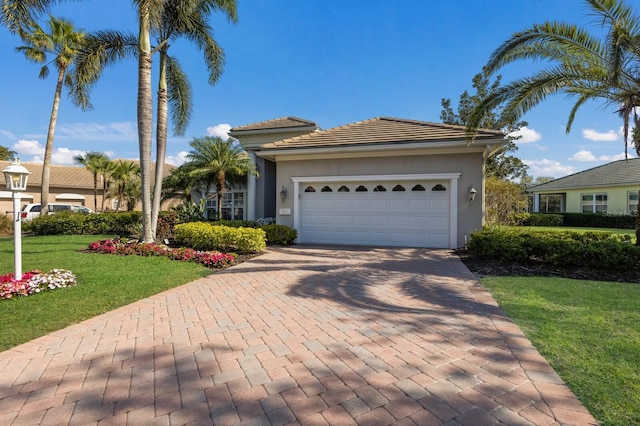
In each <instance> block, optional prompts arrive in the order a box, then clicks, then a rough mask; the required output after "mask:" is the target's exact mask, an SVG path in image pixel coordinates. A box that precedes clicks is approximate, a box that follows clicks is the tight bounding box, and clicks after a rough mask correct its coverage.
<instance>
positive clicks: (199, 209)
mask: <svg viewBox="0 0 640 426" xmlns="http://www.w3.org/2000/svg"><path fill="white" fill-rule="evenodd" d="M171 210H172V211H175V213H176V220H177V221H178V222H182V223H186V222H199V221H203V220H204V215H205V213H206V212H207V200H206V199H204V198H202V199H201V200H200V202H199V203H198V204H196V203H195V202H193V200H190V201H184V202H182V203H181V204H180V205H179V206H177V207H172V208H171Z"/></svg>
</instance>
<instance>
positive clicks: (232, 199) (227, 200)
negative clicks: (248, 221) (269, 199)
mask: <svg viewBox="0 0 640 426" xmlns="http://www.w3.org/2000/svg"><path fill="white" fill-rule="evenodd" d="M244 201H245V196H244V192H223V193H222V219H224V220H242V219H244V209H245V207H244ZM217 210H218V197H217V195H216V194H213V195H211V196H210V197H209V198H208V199H207V217H208V218H209V219H214V218H215V219H217V218H218V215H217V214H216V212H217Z"/></svg>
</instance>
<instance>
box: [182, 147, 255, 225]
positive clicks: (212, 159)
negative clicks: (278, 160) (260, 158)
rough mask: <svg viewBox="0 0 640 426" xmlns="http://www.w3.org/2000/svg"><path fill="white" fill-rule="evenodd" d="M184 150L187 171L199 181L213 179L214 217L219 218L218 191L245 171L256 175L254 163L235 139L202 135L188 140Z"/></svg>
mask: <svg viewBox="0 0 640 426" xmlns="http://www.w3.org/2000/svg"><path fill="white" fill-rule="evenodd" d="M190 145H191V148H192V149H191V151H189V154H187V161H188V162H189V163H190V166H189V167H190V169H191V174H192V176H193V177H194V178H196V179H197V180H199V181H201V182H205V183H207V184H208V183H213V185H214V186H215V188H216V195H217V201H218V219H222V194H223V192H224V190H226V189H227V188H228V187H229V186H230V185H232V184H233V183H237V182H241V181H242V180H243V179H244V178H245V177H246V176H247V175H248V174H254V175H257V172H256V169H255V165H254V164H253V163H252V162H251V160H250V159H249V157H248V156H247V155H246V153H245V152H244V151H243V150H242V148H241V147H240V145H239V144H238V143H237V141H236V140H235V139H228V140H226V141H225V140H222V139H221V138H220V137H211V136H205V137H202V138H195V139H193V140H192V141H191V143H190Z"/></svg>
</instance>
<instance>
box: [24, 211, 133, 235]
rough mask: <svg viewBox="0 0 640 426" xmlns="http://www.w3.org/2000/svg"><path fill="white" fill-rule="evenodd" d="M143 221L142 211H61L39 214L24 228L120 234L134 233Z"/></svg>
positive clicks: (49, 232)
mask: <svg viewBox="0 0 640 426" xmlns="http://www.w3.org/2000/svg"><path fill="white" fill-rule="evenodd" d="M141 221H142V212H118V213H101V214H83V213H69V212H61V213H56V214H51V215H47V216H38V217H35V218H33V219H32V220H30V221H28V222H24V224H23V228H24V230H25V231H27V232H32V233H34V234H36V235H80V234H118V235H132V234H133V233H135V232H136V230H135V227H136V226H137V225H139V224H140V223H141Z"/></svg>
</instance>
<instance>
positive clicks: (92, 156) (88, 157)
mask: <svg viewBox="0 0 640 426" xmlns="http://www.w3.org/2000/svg"><path fill="white" fill-rule="evenodd" d="M105 160H107V161H108V160H109V157H107V154H105V153H103V152H96V151H90V152H87V153H86V154H85V155H76V156H75V157H73V161H74V162H76V163H77V164H80V165H82V166H84V167H85V168H86V169H87V170H88V171H89V172H91V174H93V206H94V207H93V209H94V210H95V211H98V176H102V177H103V179H104V170H103V164H104V163H105ZM102 198H103V203H104V191H103V193H102ZM103 207H104V206H103Z"/></svg>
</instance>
